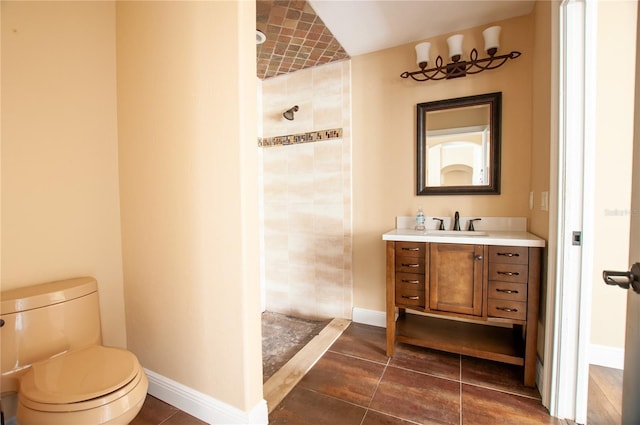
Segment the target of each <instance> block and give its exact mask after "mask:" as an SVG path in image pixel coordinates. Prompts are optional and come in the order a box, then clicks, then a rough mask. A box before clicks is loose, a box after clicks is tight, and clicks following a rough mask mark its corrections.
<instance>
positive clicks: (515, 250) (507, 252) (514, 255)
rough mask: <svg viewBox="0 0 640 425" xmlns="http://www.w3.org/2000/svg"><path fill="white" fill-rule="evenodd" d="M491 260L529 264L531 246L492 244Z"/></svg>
mask: <svg viewBox="0 0 640 425" xmlns="http://www.w3.org/2000/svg"><path fill="white" fill-rule="evenodd" d="M489 262H490V263H507V264H529V248H528V247H526V246H490V247H489Z"/></svg>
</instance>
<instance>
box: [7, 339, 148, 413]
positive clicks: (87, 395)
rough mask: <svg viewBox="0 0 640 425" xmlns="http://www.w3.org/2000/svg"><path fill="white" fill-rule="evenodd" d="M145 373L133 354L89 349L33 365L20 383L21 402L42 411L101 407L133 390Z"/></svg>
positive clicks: (111, 348) (106, 348) (115, 350)
mask: <svg viewBox="0 0 640 425" xmlns="http://www.w3.org/2000/svg"><path fill="white" fill-rule="evenodd" d="M143 374H144V372H142V368H141V367H140V364H139V363H138V359H137V358H136V356H135V355H134V354H133V353H131V352H129V351H126V350H122V349H119V348H113V347H103V346H99V345H94V346H89V347H87V348H84V349H81V350H77V351H72V352H67V353H64V354H62V355H59V356H56V357H53V358H51V359H49V360H46V361H43V362H39V363H35V364H33V365H32V366H31V368H30V370H29V371H28V372H27V373H25V375H24V376H23V377H22V379H21V380H20V392H19V393H20V403H22V404H23V405H24V406H25V407H27V408H29V409H33V410H37V411H41V412H72V411H79V410H88V409H93V408H99V407H100V406H103V405H106V404H109V403H111V402H113V401H114V400H117V399H119V398H120V397H123V396H125V395H126V394H128V393H129V392H130V391H132V390H133V389H134V388H135V387H136V386H137V385H138V384H139V382H140V380H141V379H142V375H143Z"/></svg>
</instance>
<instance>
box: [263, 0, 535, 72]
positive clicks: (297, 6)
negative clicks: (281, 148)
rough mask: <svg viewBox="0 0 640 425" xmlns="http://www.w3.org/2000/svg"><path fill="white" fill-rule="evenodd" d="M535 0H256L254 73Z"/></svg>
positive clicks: (524, 7) (435, 30) (364, 48)
mask: <svg viewBox="0 0 640 425" xmlns="http://www.w3.org/2000/svg"><path fill="white" fill-rule="evenodd" d="M534 3H535V1H534V0H395V1H394V0H308V2H307V1H304V0H258V1H257V2H256V21H257V22H256V27H257V29H259V30H261V31H262V32H263V33H265V34H266V36H267V41H266V42H265V43H264V44H261V45H258V49H257V50H258V58H257V60H258V77H260V78H261V79H264V78H269V77H274V76H276V75H281V74H284V73H288V72H294V71H297V70H300V69H304V68H309V67H312V66H316V65H321V64H323V63H328V62H333V61H337V60H343V59H347V58H349V57H351V56H357V55H362V54H366V53H371V52H375V51H377V50H382V49H387V48H390V47H395V46H399V45H402V44H406V43H411V42H414V41H418V40H424V39H427V38H431V37H434V36H437V35H440V34H446V33H449V32H453V31H459V30H463V29H466V28H471V27H475V26H481V25H484V24H488V23H491V22H495V21H499V20H503V19H508V18H512V17H516V16H522V15H526V14H529V13H531V11H532V10H533V5H534Z"/></svg>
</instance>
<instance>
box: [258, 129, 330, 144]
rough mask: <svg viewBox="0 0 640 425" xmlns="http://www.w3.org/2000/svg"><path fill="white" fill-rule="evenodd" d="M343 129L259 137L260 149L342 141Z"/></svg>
mask: <svg viewBox="0 0 640 425" xmlns="http://www.w3.org/2000/svg"><path fill="white" fill-rule="evenodd" d="M341 138H342V129H341V128H333V129H331V130H320V131H311V132H308V133H300V134H291V135H288V136H276V137H264V138H262V137H258V147H262V148H266V147H272V146H286V145H295V144H298V143H312V142H321V141H323V140H331V139H341Z"/></svg>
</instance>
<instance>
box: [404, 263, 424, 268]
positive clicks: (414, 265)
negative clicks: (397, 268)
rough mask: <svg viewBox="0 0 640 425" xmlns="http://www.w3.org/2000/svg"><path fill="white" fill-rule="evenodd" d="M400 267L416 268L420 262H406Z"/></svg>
mask: <svg viewBox="0 0 640 425" xmlns="http://www.w3.org/2000/svg"><path fill="white" fill-rule="evenodd" d="M402 267H413V268H418V267H420V264H407V263H402Z"/></svg>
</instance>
